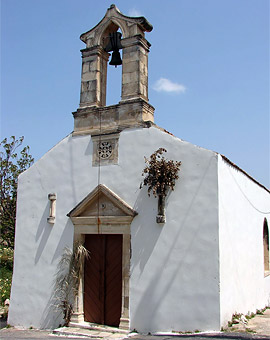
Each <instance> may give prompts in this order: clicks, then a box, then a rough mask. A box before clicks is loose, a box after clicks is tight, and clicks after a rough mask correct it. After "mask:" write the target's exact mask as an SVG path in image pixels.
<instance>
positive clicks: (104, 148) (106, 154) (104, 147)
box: [97, 142, 113, 159]
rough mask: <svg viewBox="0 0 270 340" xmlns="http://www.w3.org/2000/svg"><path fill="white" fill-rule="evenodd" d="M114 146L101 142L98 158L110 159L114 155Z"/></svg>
mask: <svg viewBox="0 0 270 340" xmlns="http://www.w3.org/2000/svg"><path fill="white" fill-rule="evenodd" d="M112 150H113V148H112V144H111V143H110V142H100V143H99V145H98V149H97V154H98V157H99V158H101V159H108V158H110V157H111V155H112Z"/></svg>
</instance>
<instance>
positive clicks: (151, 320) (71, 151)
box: [8, 127, 220, 332]
mask: <svg viewBox="0 0 270 340" xmlns="http://www.w3.org/2000/svg"><path fill="white" fill-rule="evenodd" d="M160 147H163V148H165V149H167V150H168V152H167V153H165V157H166V158H167V159H173V160H180V161H182V165H181V171H180V179H179V180H178V181H177V182H176V186H175V190H174V191H172V192H170V193H169V195H168V196H167V198H166V223H165V224H164V225H161V224H157V223H156V214H157V199H156V198H154V197H153V196H152V195H151V197H148V195H147V188H146V187H143V188H142V189H141V190H140V189H139V187H140V183H141V181H142V179H143V177H142V175H141V174H142V170H143V168H144V167H145V162H144V156H146V157H149V156H150V155H151V154H152V153H153V152H154V151H156V150H157V149H158V148H160ZM92 154H93V143H92V140H91V136H90V135H85V136H75V137H72V136H71V135H70V136H68V137H66V138H65V139H63V140H62V141H61V142H60V143H59V144H57V145H56V146H55V147H54V148H52V149H51V150H50V151H49V152H48V153H47V154H45V155H44V156H43V157H42V158H41V159H40V160H39V161H37V162H36V163H35V164H34V165H33V166H32V167H31V168H30V169H28V170H27V171H26V172H24V173H23V174H22V175H21V176H20V177H19V189H18V207H17V224H16V240H15V262H14V275H13V284H12V292H11V305H10V313H9V320H8V322H9V324H11V325H15V326H23V327H31V326H32V327H37V328H53V327H57V326H58V325H59V323H60V322H61V314H60V313H59V312H57V311H55V310H54V307H53V303H54V300H53V293H54V280H55V274H56V272H57V265H58V263H59V260H60V258H61V255H62V253H63V250H64V248H65V247H70V248H72V245H73V236H74V226H73V224H72V222H71V220H70V218H69V217H67V213H68V212H69V211H70V210H71V209H73V208H74V207H75V206H76V205H77V204H78V203H79V202H80V201H81V200H82V199H83V198H84V197H85V196H86V195H88V194H89V192H91V191H92V190H93V189H94V188H95V187H96V186H97V185H98V167H97V166H92ZM118 159H119V161H118V164H107V165H104V166H101V168H100V183H102V184H104V185H106V186H107V187H108V188H110V189H111V190H112V191H113V192H115V193H116V194H117V195H119V196H120V197H121V198H122V199H123V200H124V201H126V202H127V203H128V204H129V205H130V206H132V207H133V208H134V209H135V210H136V211H137V212H138V215H137V216H136V217H135V218H134V220H133V222H132V224H131V266H130V306H129V311H130V327H131V329H136V330H138V331H141V332H156V331H172V330H174V331H179V330H182V331H188V330H196V329H198V330H205V331H206V330H213V329H214V330H218V329H219V327H220V324H219V321H220V315H219V310H220V308H219V307H220V306H219V273H218V271H219V261H218V255H219V254H218V251H219V250H218V238H219V235H218V186H217V155H216V153H214V152H212V151H208V150H205V149H202V148H199V147H197V146H194V145H192V144H190V143H187V142H184V141H181V140H180V139H178V138H176V137H174V136H172V135H170V134H168V133H165V132H163V131H161V130H160V129H158V128H155V127H151V128H138V129H126V130H124V131H122V132H121V134H120V138H119V150H118ZM50 193H55V194H56V196H57V198H56V219H55V223H54V224H49V223H48V222H47V217H48V216H49V208H50V201H49V200H48V194H50Z"/></svg>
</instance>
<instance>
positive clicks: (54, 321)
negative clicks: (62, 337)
mask: <svg viewBox="0 0 270 340" xmlns="http://www.w3.org/2000/svg"><path fill="white" fill-rule="evenodd" d="M54 284H55V282H53V285H54ZM63 323H64V318H63V312H62V311H61V310H60V309H57V308H56V296H55V290H54V289H53V290H52V294H51V297H50V299H49V301H48V303H47V305H46V307H45V309H44V311H43V314H42V316H41V321H40V328H41V329H54V328H56V327H60V326H61V325H63Z"/></svg>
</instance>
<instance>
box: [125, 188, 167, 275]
mask: <svg viewBox="0 0 270 340" xmlns="http://www.w3.org/2000/svg"><path fill="white" fill-rule="evenodd" d="M157 207H158V205H157V198H155V197H154V196H153V195H152V194H151V196H150V197H148V193H147V188H146V186H144V187H143V188H142V189H141V190H140V192H139V195H138V198H137V200H136V202H135V205H134V209H135V210H136V211H137V212H139V214H138V215H137V216H136V220H135V221H136V230H135V233H134V234H133V233H132V235H131V241H132V244H134V245H135V244H140V247H138V249H140V250H139V252H137V253H132V267H131V268H130V272H131V274H132V272H133V269H134V268H135V267H137V265H139V267H140V271H141V273H142V272H143V270H144V267H145V265H146V264H147V262H148V259H149V257H150V256H151V254H152V252H153V249H154V248H155V245H156V243H157V241H158V238H159V235H160V233H161V230H162V225H158V224H157V228H155V229H154V230H151V231H152V232H151V233H149V229H148V228H147V226H148V225H152V224H153V221H155V220H156V215H157ZM135 221H134V222H135ZM134 229H135V228H134ZM132 230H133V228H132ZM136 248H137V247H136Z"/></svg>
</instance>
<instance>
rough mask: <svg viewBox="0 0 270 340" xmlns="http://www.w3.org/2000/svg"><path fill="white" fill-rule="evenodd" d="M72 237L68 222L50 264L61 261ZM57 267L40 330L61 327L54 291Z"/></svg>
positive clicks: (72, 231) (70, 225)
mask: <svg viewBox="0 0 270 340" xmlns="http://www.w3.org/2000/svg"><path fill="white" fill-rule="evenodd" d="M73 235H74V226H73V224H72V222H71V221H70V220H68V221H67V223H66V225H65V228H64V229H63V232H62V235H61V237H60V239H59V242H58V244H57V245H56V247H55V253H54V254H53V256H52V260H51V263H53V262H55V261H57V265H58V263H59V261H60V260H61V256H62V254H63V252H64V249H65V248H66V247H68V248H72V245H73ZM57 265H56V266H55V268H56V269H55V276H54V277H53V280H52V283H51V292H52V293H51V296H50V299H49V302H48V303H47V305H46V307H45V309H44V311H43V314H42V317H41V328H42V329H48V328H55V327H58V326H60V325H63V322H64V320H63V313H62V311H61V310H60V309H59V307H56V305H57V303H59V302H57V295H56V294H57V292H56V289H55V283H56V274H57Z"/></svg>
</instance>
